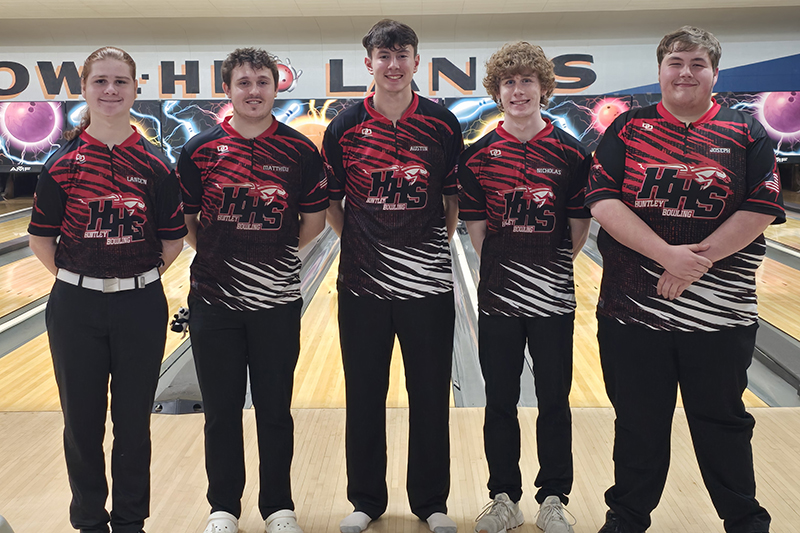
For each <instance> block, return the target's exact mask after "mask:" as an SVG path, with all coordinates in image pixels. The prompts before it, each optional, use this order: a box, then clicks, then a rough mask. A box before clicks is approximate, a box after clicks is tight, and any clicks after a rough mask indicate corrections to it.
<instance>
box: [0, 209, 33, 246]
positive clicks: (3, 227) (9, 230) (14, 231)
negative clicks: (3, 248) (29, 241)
mask: <svg viewBox="0 0 800 533" xmlns="http://www.w3.org/2000/svg"><path fill="white" fill-rule="evenodd" d="M30 221H31V217H30V216H24V217H19V218H14V219H11V220H5V221H1V222H0V244H2V243H4V242H8V241H13V240H14V239H18V238H20V237H27V236H28V223H29V222H30Z"/></svg>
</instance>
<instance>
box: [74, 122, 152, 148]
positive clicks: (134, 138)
mask: <svg viewBox="0 0 800 533" xmlns="http://www.w3.org/2000/svg"><path fill="white" fill-rule="evenodd" d="M131 130H132V131H131V135H130V137H128V138H127V139H125V140H124V141H122V143H121V144H118V145H116V146H120V147H122V148H127V147H128V146H133V145H134V144H136V143H137V142H139V138H140V137H141V135H139V131H138V130H137V129H136V128H134V127H133V126H131ZM81 139H82V140H83V141H84V142H86V143H87V144H94V145H95V146H105V147H106V148H108V145H106V143H104V142H102V141H98V140H97V139H95V138H94V137H92V136H91V135H89V134H88V133H86V130H83V131H82V132H81ZM116 146H115V148H116Z"/></svg>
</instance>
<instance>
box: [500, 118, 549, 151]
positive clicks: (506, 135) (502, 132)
mask: <svg viewBox="0 0 800 533" xmlns="http://www.w3.org/2000/svg"><path fill="white" fill-rule="evenodd" d="M542 118H543V119H544V121H545V125H544V128H542V130H541V131H540V132H539V133H537V134H536V135H534V136H533V139H531V140H530V141H528V142H529V143H532V142H536V141H538V140H539V139H542V138H544V137H547V136H548V135H550V133H551V132H552V131H553V128H554V126H553V123H552V122H550V119H549V118H547V117H542ZM504 123H505V121H504V120H501V121H500V122H498V123H497V134H498V135H499V136H500V137H502V138H503V139H505V140H507V141H511V142H514V143H517V144H521V143H520V140H519V139H517V138H516V137H514V136H513V135H511V134H510V133H508V132H507V131H506V130H505V128H503V124H504ZM522 144H524V143H522Z"/></svg>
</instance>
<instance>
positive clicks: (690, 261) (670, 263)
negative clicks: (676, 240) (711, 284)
mask: <svg viewBox="0 0 800 533" xmlns="http://www.w3.org/2000/svg"><path fill="white" fill-rule="evenodd" d="M706 250H708V244H682V245H676V246H670V247H669V251H668V253H667V254H665V255H664V257H661V258H660V261H658V262H659V263H660V264H661V266H662V267H664V270H666V271H667V272H669V273H670V274H672V275H673V276H675V277H676V278H680V279H682V280H685V281H688V282H689V283H691V282H694V281H697V280H698V279H700V278H701V277H703V274H705V273H706V272H708V269H709V268H711V267H712V266H714V263H712V262H711V260H710V259H708V258H707V257H703V256H702V255H700V252H704V251H706Z"/></svg>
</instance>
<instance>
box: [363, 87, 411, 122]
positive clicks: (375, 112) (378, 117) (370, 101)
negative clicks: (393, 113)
mask: <svg viewBox="0 0 800 533" xmlns="http://www.w3.org/2000/svg"><path fill="white" fill-rule="evenodd" d="M411 95H412V98H411V105H410V106H408V109H406V110H405V111H404V112H403V116H402V117H400V120H405V119H407V118H408V117H410V116H411V115H413V114H414V113H415V112H416V111H417V106H418V105H419V95H417V93H415V92H412V93H411ZM374 96H375V93H370V94H369V95H367V97H366V98H364V107H366V108H367V113H369V115H370V116H371V117H372V118H374V119H375V120H377V121H380V122H386V123H387V124H391V122H392V121H391V120H389V119H388V118H386V117H384V116H383V115H381V114H380V113H379V112H378V110H377V109H375V107H374V105H373V97H374ZM400 120H398V122H400Z"/></svg>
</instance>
